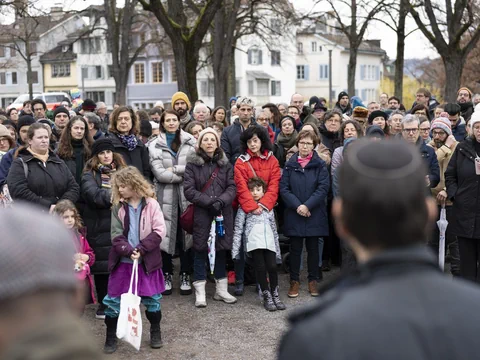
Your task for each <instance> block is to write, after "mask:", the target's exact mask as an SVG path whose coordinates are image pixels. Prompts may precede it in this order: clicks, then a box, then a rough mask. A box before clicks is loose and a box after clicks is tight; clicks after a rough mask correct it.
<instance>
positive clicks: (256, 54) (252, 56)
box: [248, 49, 262, 65]
mask: <svg viewBox="0 0 480 360" xmlns="http://www.w3.org/2000/svg"><path fill="white" fill-rule="evenodd" d="M248 64H249V65H262V50H259V49H250V50H248Z"/></svg>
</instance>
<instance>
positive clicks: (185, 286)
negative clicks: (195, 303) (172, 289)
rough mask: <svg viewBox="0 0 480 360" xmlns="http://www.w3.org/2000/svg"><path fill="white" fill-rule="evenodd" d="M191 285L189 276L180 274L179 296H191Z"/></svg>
mask: <svg viewBox="0 0 480 360" xmlns="http://www.w3.org/2000/svg"><path fill="white" fill-rule="evenodd" d="M191 294H192V284H190V275H188V274H187V273H181V274H180V295H191Z"/></svg>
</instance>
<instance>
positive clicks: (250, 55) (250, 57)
mask: <svg viewBox="0 0 480 360" xmlns="http://www.w3.org/2000/svg"><path fill="white" fill-rule="evenodd" d="M248 64H249V65H251V64H252V50H248Z"/></svg>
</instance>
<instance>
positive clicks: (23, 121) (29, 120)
mask: <svg viewBox="0 0 480 360" xmlns="http://www.w3.org/2000/svg"><path fill="white" fill-rule="evenodd" d="M32 124H35V119H34V118H33V116H32V115H22V116H20V117H19V118H18V122H17V132H18V133H19V134H20V129H21V128H22V127H23V126H30V125H32Z"/></svg>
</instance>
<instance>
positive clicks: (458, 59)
mask: <svg viewBox="0 0 480 360" xmlns="http://www.w3.org/2000/svg"><path fill="white" fill-rule="evenodd" d="M442 60H443V64H444V66H445V84H446V86H445V98H444V99H443V100H444V101H445V102H449V103H450V102H453V103H455V102H456V101H457V91H458V89H459V88H460V82H461V78H462V71H463V65H464V63H465V60H466V56H463V57H462V55H461V54H459V53H457V52H456V51H451V52H450V53H449V54H447V56H442Z"/></svg>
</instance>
